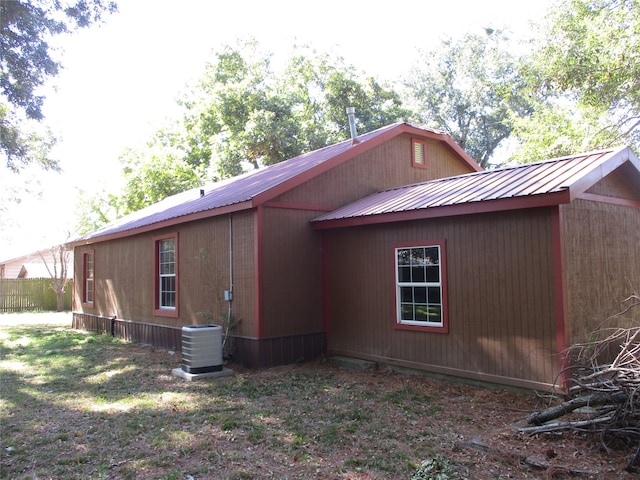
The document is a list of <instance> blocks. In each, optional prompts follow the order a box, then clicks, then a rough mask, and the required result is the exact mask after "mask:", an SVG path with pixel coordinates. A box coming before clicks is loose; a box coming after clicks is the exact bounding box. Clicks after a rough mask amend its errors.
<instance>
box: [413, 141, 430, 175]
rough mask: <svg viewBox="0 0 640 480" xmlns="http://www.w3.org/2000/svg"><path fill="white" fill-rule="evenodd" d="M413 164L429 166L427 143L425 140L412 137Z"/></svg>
mask: <svg viewBox="0 0 640 480" xmlns="http://www.w3.org/2000/svg"><path fill="white" fill-rule="evenodd" d="M411 165H413V166H414V167H417V168H427V143H426V142H425V141H424V140H418V139H417V138H412V139H411Z"/></svg>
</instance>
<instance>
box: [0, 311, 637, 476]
mask: <svg viewBox="0 0 640 480" xmlns="http://www.w3.org/2000/svg"><path fill="white" fill-rule="evenodd" d="M45 318H46V317H45ZM6 323H7V322H5V325H4V326H0V348H1V351H0V443H1V448H2V450H1V452H0V454H1V464H0V478H10V479H14V478H15V479H23V478H24V479H33V478H56V479H74V478H77V479H100V478H102V479H106V478H110V479H252V478H255V479H258V478H279V479H286V478H288V479H311V478H318V479H362V480H364V479H407V480H408V479H411V478H412V477H413V476H415V478H420V479H432V478H433V479H435V478H440V479H453V478H460V479H462V478H468V479H489V478H491V479H494V478H570V475H571V474H570V473H566V472H570V471H571V468H570V467H575V468H578V467H580V468H581V469H583V470H588V471H589V472H591V473H590V474H587V475H586V476H585V478H612V477H611V476H612V475H613V476H615V477H616V478H624V475H625V474H622V473H621V472H620V471H619V467H620V465H624V464H625V458H624V457H615V456H614V457H612V456H611V454H609V455H605V454H604V453H603V452H601V451H599V450H598V448H597V447H595V446H594V443H593V442H589V441H587V440H585V439H584V438H583V437H576V436H572V437H545V438H543V439H532V438H529V437H525V436H523V435H522V434H518V433H517V432H516V431H515V429H513V428H510V425H512V424H513V423H514V422H515V421H517V420H519V419H521V418H524V417H525V416H526V415H527V414H528V413H529V412H530V411H533V410H534V409H536V408H537V407H539V405H537V403H536V402H537V399H536V397H535V396H533V395H524V394H519V393H513V392H505V391H501V390H489V389H485V388H478V387H471V386H468V385H462V384H455V383H448V382H443V381H438V380H434V379H429V378H425V377H420V376H409V375H405V374H400V373H394V372H391V371H367V372H354V371H350V370H345V369H341V368H338V367H335V366H333V365H331V364H329V363H326V362H314V363H311V364H301V365H293V366H287V367H281V368H273V369H267V370H260V371H247V370H243V369H242V368H240V367H237V366H231V368H233V369H234V370H235V371H236V374H235V375H234V376H232V377H227V378H222V379H218V380H207V381H199V382H185V381H184V380H182V379H180V378H178V377H175V376H173V375H171V370H172V369H173V368H176V367H178V366H179V365H180V358H179V354H171V353H170V352H167V351H163V350H157V349H153V348H151V347H145V346H140V345H132V344H126V343H123V342H120V341H118V340H114V339H112V338H110V337H108V336H104V335H95V334H90V333H86V332H79V331H74V330H71V329H70V328H69V327H68V326H66V325H61V324H37V323H34V322H31V324H29V325H20V326H7V325H6ZM0 324H2V322H0ZM532 459H533V460H536V461H530V460H532ZM425 460H437V462H432V463H431V464H430V465H432V466H433V465H439V466H440V467H438V468H441V470H440V474H441V476H440V477H437V476H435V475H436V474H435V473H429V472H427V471H426V469H424V468H423V469H422V470H421V473H420V474H419V475H418V473H417V472H418V470H419V468H420V465H421V463H422V462H423V461H425ZM536 462H537V463H536ZM536 465H537V466H536ZM541 465H542V467H541ZM544 465H546V467H545V466H544ZM434 468H435V467H434ZM558 472H560V473H558ZM562 472H564V473H562Z"/></svg>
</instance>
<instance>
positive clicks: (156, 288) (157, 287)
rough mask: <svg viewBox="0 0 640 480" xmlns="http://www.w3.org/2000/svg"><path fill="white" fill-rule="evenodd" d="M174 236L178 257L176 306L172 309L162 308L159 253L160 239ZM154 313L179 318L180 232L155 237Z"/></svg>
mask: <svg viewBox="0 0 640 480" xmlns="http://www.w3.org/2000/svg"><path fill="white" fill-rule="evenodd" d="M168 238H172V239H174V241H175V247H174V248H175V259H176V265H175V269H176V306H175V308H172V309H167V308H160V275H159V272H158V270H159V258H158V256H159V253H160V241H161V240H167V239H168ZM153 258H154V260H153V315H154V316H156V317H167V318H178V316H179V307H180V248H179V245H178V232H174V233H168V234H165V235H159V236H157V237H153Z"/></svg>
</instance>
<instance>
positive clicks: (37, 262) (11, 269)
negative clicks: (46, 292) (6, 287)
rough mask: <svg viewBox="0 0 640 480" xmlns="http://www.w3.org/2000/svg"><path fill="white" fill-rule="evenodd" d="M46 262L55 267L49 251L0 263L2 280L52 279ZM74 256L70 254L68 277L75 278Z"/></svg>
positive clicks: (33, 253)
mask: <svg viewBox="0 0 640 480" xmlns="http://www.w3.org/2000/svg"><path fill="white" fill-rule="evenodd" d="M45 262H47V264H48V265H49V267H50V268H52V266H53V262H54V259H53V254H52V253H51V251H50V250H49V249H45V250H40V251H38V252H32V253H29V254H27V255H22V256H20V257H16V258H11V259H8V260H3V261H0V278H51V275H50V274H49V272H48V270H47V266H46V265H45ZM72 266H73V254H72V253H70V254H69V264H68V265H67V271H68V272H69V275H68V277H69V278H72V276H73V268H72Z"/></svg>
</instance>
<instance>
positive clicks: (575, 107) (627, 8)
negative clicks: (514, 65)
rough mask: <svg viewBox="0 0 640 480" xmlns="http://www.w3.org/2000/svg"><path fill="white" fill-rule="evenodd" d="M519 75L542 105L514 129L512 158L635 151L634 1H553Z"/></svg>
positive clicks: (638, 113)
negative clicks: (517, 144)
mask: <svg viewBox="0 0 640 480" xmlns="http://www.w3.org/2000/svg"><path fill="white" fill-rule="evenodd" d="M522 74H523V76H525V77H527V78H528V80H529V83H530V86H531V89H532V96H537V97H538V98H540V97H542V98H544V99H545V100H544V101H543V102H541V105H539V106H538V108H537V111H538V114H537V115H534V116H532V117H530V118H523V119H521V121H520V123H519V125H518V127H517V135H518V137H519V138H520V140H521V141H522V144H523V146H522V149H521V150H520V152H518V154H517V155H516V156H517V157H518V156H519V157H520V158H521V157H522V156H523V155H522V154H523V153H524V152H526V151H529V152H537V155H536V156H538V157H540V158H544V157H548V156H552V155H556V154H557V155H563V154H568V153H573V152H575V151H576V150H580V149H586V148H599V147H606V146H611V145H615V144H620V143H628V144H630V145H633V146H635V147H638V146H640V131H639V130H640V129H639V128H638V127H639V126H640V82H638V78H640V2H638V0H559V1H558V2H557V4H556V5H555V8H553V9H551V10H550V13H549V14H548V16H547V17H546V18H545V21H544V22H543V23H542V25H541V28H540V32H539V36H538V43H537V46H536V48H535V51H534V54H533V56H532V58H531V59H530V61H528V62H527V63H526V64H524V66H523V68H522ZM545 126H546V128H545Z"/></svg>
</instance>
